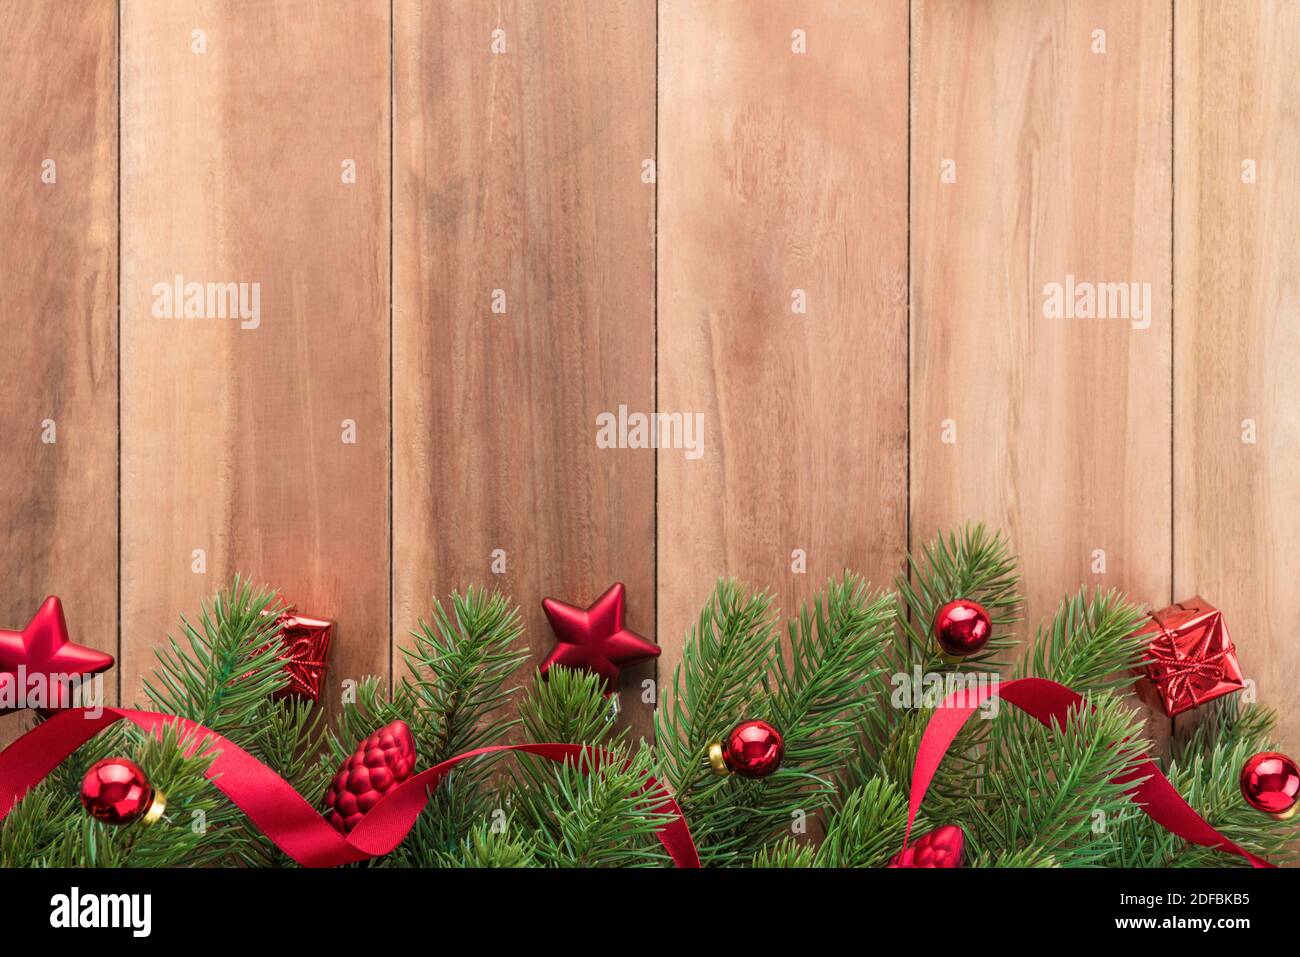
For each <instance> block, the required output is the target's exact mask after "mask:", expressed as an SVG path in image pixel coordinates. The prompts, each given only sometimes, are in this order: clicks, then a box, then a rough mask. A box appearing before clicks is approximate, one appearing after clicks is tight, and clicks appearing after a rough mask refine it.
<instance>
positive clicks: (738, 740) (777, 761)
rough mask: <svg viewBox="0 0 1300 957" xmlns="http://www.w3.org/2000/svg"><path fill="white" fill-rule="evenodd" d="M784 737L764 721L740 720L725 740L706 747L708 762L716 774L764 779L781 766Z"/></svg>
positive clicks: (783, 752) (783, 754) (783, 753)
mask: <svg viewBox="0 0 1300 957" xmlns="http://www.w3.org/2000/svg"><path fill="white" fill-rule="evenodd" d="M784 756H785V738H784V737H782V736H781V732H780V731H778V730H776V728H774V727H772V726H771V725H770V724H768V723H767V722H766V721H759V720H757V719H755V720H752V721H742V722H740V724H738V725H736V726H735V727H734V728H732V729H731V731H730V733H728V734H727V737H726V739H725V740H723V741H721V742H718V743H716V744H714V745H712V746H711V747H710V748H709V762H710V763H711V764H712V765H713V770H714V771H716V772H718V773H719V774H739V775H740V776H741V777H742V778H763V777H767V776H768V775H769V774H771V773H772V772H773V771H775V770H776V769H777V768H779V767H780V766H781V758H783V757H784Z"/></svg>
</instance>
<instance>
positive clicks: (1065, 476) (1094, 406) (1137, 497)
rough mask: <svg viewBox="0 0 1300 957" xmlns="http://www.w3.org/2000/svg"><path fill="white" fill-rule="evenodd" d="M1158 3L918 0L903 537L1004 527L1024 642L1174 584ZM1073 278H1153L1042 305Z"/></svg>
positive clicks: (1166, 144)
mask: <svg viewBox="0 0 1300 957" xmlns="http://www.w3.org/2000/svg"><path fill="white" fill-rule="evenodd" d="M1170 17H1171V14H1170V10H1169V7H1168V5H1167V4H1162V3H1143V4H1129V3H1121V2H1106V0H1087V2H1079V3H1071V4H1045V3H1037V2H1030V0H999V2H994V3H985V4H971V3H965V2H956V0H938V2H917V3H915V4H914V6H913V16H912V20H913V32H912V57H913V81H914V86H913V107H912V111H913V121H914V122H913V128H912V303H913V316H912V415H911V454H912V470H911V474H912V491H911V496H912V520H913V531H914V534H913V541H914V542H915V543H919V542H920V541H923V540H924V539H926V538H928V537H929V536H930V535H932V534H933V533H934V532H935V531H936V530H937V529H939V528H944V527H950V526H952V525H954V524H956V523H959V522H962V521H965V520H967V519H972V520H982V521H985V522H988V523H989V524H991V525H992V526H995V527H1000V528H1003V529H1006V530H1007V531H1008V532H1009V534H1010V536H1011V538H1012V540H1013V543H1014V546H1015V548H1016V550H1017V551H1018V553H1019V555H1020V557H1021V567H1022V571H1023V573H1024V589H1025V592H1026V595H1027V609H1026V613H1027V621H1026V627H1025V632H1026V636H1027V637H1031V636H1032V633H1033V628H1034V627H1035V626H1036V625H1037V624H1038V623H1039V622H1043V621H1046V620H1049V619H1050V617H1051V615H1052V614H1053V613H1054V611H1055V609H1056V607H1057V605H1058V603H1059V602H1060V600H1061V598H1062V597H1063V596H1064V595H1065V594H1066V593H1069V592H1073V591H1075V590H1077V589H1078V588H1079V587H1080V585H1086V586H1088V587H1089V588H1091V587H1092V586H1094V585H1102V586H1115V587H1118V588H1121V589H1124V590H1125V591H1127V592H1128V593H1129V594H1130V595H1131V596H1132V597H1133V598H1135V599H1136V600H1139V601H1146V602H1150V603H1152V604H1153V605H1155V606H1156V607H1160V606H1163V605H1165V604H1168V601H1169V599H1170V597H1171V589H1170V586H1171V581H1170V578H1171V567H1170V524H1171V508H1172V505H1171V490H1170V472H1171V465H1170V414H1171V413H1170V379H1171V371H1170V289H1169V283H1170V280H1169V274H1170V256H1171V253H1170V243H1171V236H1170V216H1171V197H1170V164H1171V162H1172V160H1171V156H1170V113H1171V104H1170V92H1171V78H1170V68H1171V67H1170V64H1171V59H1172V57H1171V48H1170ZM1098 30H1101V31H1104V42H1105V52H1104V53H1102V52H1094V49H1095V48H1096V45H1097V43H1098V39H1099V37H1098V35H1097V34H1096V33H1095V31H1098ZM950 164H955V165H950ZM946 172H947V173H949V174H950V175H951V174H953V173H955V182H945V176H944V174H945V173H946ZM1071 276H1072V277H1074V281H1075V282H1076V283H1080V284H1081V283H1092V284H1101V283H1125V284H1128V283H1142V284H1149V288H1150V290H1151V299H1150V314H1149V315H1148V316H1143V317H1141V318H1138V316H1137V314H1136V310H1135V309H1134V308H1133V305H1132V303H1130V304H1129V307H1128V309H1127V310H1124V309H1122V308H1120V307H1121V306H1122V303H1119V302H1116V304H1115V305H1114V306H1112V305H1111V304H1110V302H1109V301H1108V302H1107V312H1108V313H1111V314H1119V316H1120V317H1118V318H1049V317H1048V316H1047V315H1046V314H1045V311H1044V308H1045V305H1046V304H1047V295H1046V294H1045V292H1046V290H1047V287H1048V285H1049V284H1052V283H1056V284H1059V285H1060V286H1061V287H1062V293H1063V294H1064V295H1066V296H1067V297H1068V293H1066V291H1065V287H1066V285H1067V283H1068V282H1069V278H1068V277H1071ZM1140 289H1141V287H1139V290H1140ZM1077 297H1078V290H1077V287H1076V296H1075V297H1073V298H1074V301H1075V303H1076V314H1077V313H1078V312H1082V311H1085V310H1084V309H1079V308H1078V301H1079V300H1078V298H1077ZM1124 316H1127V318H1124ZM1148 322H1149V325H1148V324H1147V323H1148ZM1144 325H1145V326H1146V327H1145V328H1143V326H1144ZM953 429H955V437H956V441H955V443H954V442H946V441H945V438H951V437H952V435H953V431H952V430H953ZM1103 551H1104V562H1105V566H1104V571H1101V567H1102V566H1101V564H1100V562H1101V555H1100V552H1103ZM1151 731H1152V732H1153V734H1154V735H1155V736H1156V737H1157V738H1160V739H1161V740H1163V739H1164V738H1165V737H1167V734H1168V722H1167V721H1164V720H1156V721H1153V722H1152V723H1151Z"/></svg>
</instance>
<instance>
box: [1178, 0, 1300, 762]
mask: <svg viewBox="0 0 1300 957" xmlns="http://www.w3.org/2000/svg"><path fill="white" fill-rule="evenodd" d="M1176 9H1177V16H1178V19H1177V23H1176V25H1175V30H1174V36H1175V38H1176V43H1177V48H1176V51H1175V66H1176V68H1177V81H1178V85H1177V89H1176V91H1175V97H1174V102H1175V104H1176V109H1177V114H1176V116H1175V123H1174V131H1175V135H1176V139H1175V143H1174V157H1175V160H1176V166H1175V176H1176V179H1175V184H1174V196H1175V199H1176V203H1177V207H1176V227H1177V228H1176V231H1175V235H1176V237H1177V239H1176V242H1175V250H1176V253H1175V262H1174V280H1175V300H1174V314H1175V316H1176V318H1177V327H1176V330H1175V335H1174V343H1175V349H1176V351H1175V355H1174V370H1175V383H1174V395H1175V402H1176V404H1175V418H1174V426H1175V428H1174V453H1175V471H1174V490H1175V503H1176V512H1175V526H1174V535H1175V542H1176V549H1177V551H1176V564H1175V569H1174V582H1175V590H1176V592H1177V593H1178V594H1179V595H1190V594H1193V593H1199V594H1202V595H1204V596H1205V597H1206V598H1207V599H1209V600H1210V601H1211V602H1212V603H1213V604H1215V605H1217V606H1218V607H1219V608H1221V609H1222V610H1223V612H1224V615H1225V617H1226V619H1227V621H1228V626H1229V630H1230V631H1231V633H1232V636H1233V640H1234V641H1235V642H1236V643H1237V645H1238V648H1239V652H1240V657H1241V661H1242V666H1243V669H1244V670H1245V672H1246V675H1247V677H1249V678H1253V679H1254V680H1255V682H1256V684H1257V687H1258V692H1259V700H1260V701H1261V702H1262V703H1263V704H1266V705H1271V706H1273V707H1275V708H1277V710H1278V712H1279V716H1280V721H1281V723H1280V728H1279V735H1280V741H1281V744H1282V746H1283V748H1284V749H1286V750H1288V751H1289V753H1291V754H1292V755H1295V754H1297V753H1300V708H1297V704H1298V703H1300V695H1298V694H1297V691H1296V679H1297V675H1298V674H1300V647H1298V646H1297V643H1296V634H1295V627H1294V617H1295V607H1296V606H1295V592H1296V587H1297V583H1300V550H1298V549H1297V544H1298V543H1300V419H1297V410H1300V256H1298V255H1297V252H1296V241H1297V237H1298V236H1300V196H1297V194H1296V186H1297V183H1300V114H1297V109H1296V103H1297V101H1298V100H1300V7H1297V6H1296V5H1295V4H1294V3H1285V2H1276V0H1263V2H1259V3H1202V2H1192V0H1179V3H1178V4H1177V6H1176ZM1248 164H1249V165H1248ZM1252 177H1253V182H1248V181H1247V180H1250V179H1252ZM1247 420H1249V421H1247ZM1194 720H1195V716H1194V715H1189V716H1188V718H1187V720H1185V721H1184V720H1183V719H1182V718H1181V717H1180V718H1179V720H1178V726H1179V732H1180V733H1181V732H1182V728H1183V726H1184V725H1186V726H1188V727H1191V726H1192V725H1193V723H1194Z"/></svg>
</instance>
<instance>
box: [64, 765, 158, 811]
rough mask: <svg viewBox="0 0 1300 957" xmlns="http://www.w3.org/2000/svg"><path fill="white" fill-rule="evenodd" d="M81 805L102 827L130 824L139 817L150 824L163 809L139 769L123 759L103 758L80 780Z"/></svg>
mask: <svg viewBox="0 0 1300 957" xmlns="http://www.w3.org/2000/svg"><path fill="white" fill-rule="evenodd" d="M81 803H82V805H83V806H84V807H85V808H86V810H87V811H89V812H90V816H91V817H93V818H94V819H95V820H96V821H102V822H103V823H105V824H130V823H131V822H132V821H135V820H138V819H139V818H142V817H143V818H144V819H145V820H146V821H147V822H148V823H153V822H154V821H156V820H158V818H160V817H162V813H163V809H164V808H165V807H166V800H165V799H164V798H163V795H162V794H161V793H159V792H156V791H154V789H153V787H152V785H150V784H149V779H148V778H146V777H145V776H144V772H143V771H141V770H140V766H139V765H138V764H136V763H135V762H134V761H129V760H127V759H126V758H104V760H102V761H96V762H95V763H94V764H93V765H91V768H90V770H89V771H87V772H86V776H85V777H84V778H82V781H81Z"/></svg>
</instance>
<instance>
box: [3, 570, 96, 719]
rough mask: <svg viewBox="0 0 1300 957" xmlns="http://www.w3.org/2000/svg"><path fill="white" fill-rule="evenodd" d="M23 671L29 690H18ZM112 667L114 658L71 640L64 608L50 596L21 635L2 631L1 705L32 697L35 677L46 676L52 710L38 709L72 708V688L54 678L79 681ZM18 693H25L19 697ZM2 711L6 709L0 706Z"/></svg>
mask: <svg viewBox="0 0 1300 957" xmlns="http://www.w3.org/2000/svg"><path fill="white" fill-rule="evenodd" d="M19 667H22V669H23V672H24V676H25V679H26V684H27V687H26V688H20V687H16V683H17V678H18V669H19ZM111 667H113V656H112V655H109V654H105V653H104V652H102V651H96V650H95V649H94V648H86V647H84V646H82V645H74V644H73V643H72V642H71V641H69V640H68V625H67V622H65V621H64V620H63V605H61V604H60V603H59V599H58V598H56V597H54V596H53V595H51V596H50V597H49V598H47V599H45V602H44V604H42V605H41V607H40V610H39V611H37V612H36V614H35V615H33V616H32V620H31V621H29V622H28V623H27V627H26V628H24V629H23V630H22V631H5V630H3V629H0V689H3V693H2V694H0V701H15V700H18V699H19V698H20V697H25V696H27V695H29V694H31V690H32V688H33V685H32V677H33V676H34V675H44V676H45V682H46V685H47V687H48V688H49V692H50V695H51V700H50V701H49V704H50V705H51V707H47V708H37V709H36V710H37V711H39V712H40V713H41V714H44V715H50V714H53V713H54V712H55V711H57V710H59V709H60V708H66V707H69V706H70V705H71V704H73V702H72V701H71V700H70V692H71V690H72V689H71V687H70V686H69V685H68V684H67V683H66V682H65V681H57V680H55V681H52V680H51V678H52V677H54V676H68V677H79V676H82V675H89V674H98V673H99V672H101V671H107V670H108V669H109V668H111ZM19 692H23V694H22V695H19V694H18V693H19ZM0 710H5V709H3V706H0Z"/></svg>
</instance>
